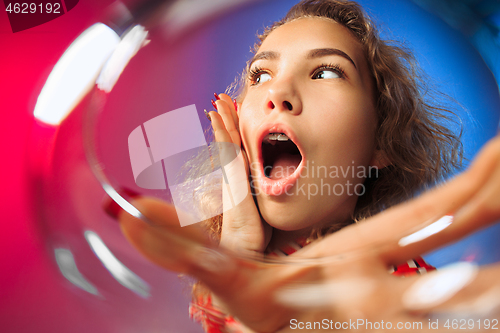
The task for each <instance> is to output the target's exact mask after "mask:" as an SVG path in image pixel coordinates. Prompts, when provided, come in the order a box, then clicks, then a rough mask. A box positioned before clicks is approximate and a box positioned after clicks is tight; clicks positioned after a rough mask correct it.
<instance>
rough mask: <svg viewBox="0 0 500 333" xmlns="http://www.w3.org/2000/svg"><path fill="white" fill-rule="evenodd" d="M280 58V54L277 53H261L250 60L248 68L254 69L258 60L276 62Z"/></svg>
mask: <svg viewBox="0 0 500 333" xmlns="http://www.w3.org/2000/svg"><path fill="white" fill-rule="evenodd" d="M279 57H280V54H279V53H278V52H275V51H263V52H260V53H257V54H256V55H255V56H254V57H253V58H252V60H250V63H249V64H248V68H249V69H250V68H251V67H252V64H253V63H254V62H256V61H257V60H262V59H264V60H276V59H278V58H279Z"/></svg>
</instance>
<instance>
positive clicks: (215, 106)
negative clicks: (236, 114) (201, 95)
mask: <svg viewBox="0 0 500 333" xmlns="http://www.w3.org/2000/svg"><path fill="white" fill-rule="evenodd" d="M210 101H211V102H212V105H213V106H214V108H215V110H217V111H219V110H218V109H217V104H215V102H214V100H213V99H211V100H210Z"/></svg>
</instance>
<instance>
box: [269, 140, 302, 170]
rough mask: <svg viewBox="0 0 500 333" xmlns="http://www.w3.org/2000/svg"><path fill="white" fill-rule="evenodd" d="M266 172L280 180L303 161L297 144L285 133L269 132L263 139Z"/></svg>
mask: <svg viewBox="0 0 500 333" xmlns="http://www.w3.org/2000/svg"><path fill="white" fill-rule="evenodd" d="M262 159H263V167H264V174H265V176H266V177H267V178H270V179H273V180H279V179H283V178H287V177H289V176H290V175H292V174H293V173H294V172H295V171H296V170H297V168H298V167H299V165H300V162H301V161H302V155H301V154H300V151H299V148H298V147H297V145H296V144H295V143H294V142H293V141H292V140H291V139H290V138H289V137H288V136H287V135H286V134H284V133H269V134H267V135H266V136H265V137H264V139H263V141H262Z"/></svg>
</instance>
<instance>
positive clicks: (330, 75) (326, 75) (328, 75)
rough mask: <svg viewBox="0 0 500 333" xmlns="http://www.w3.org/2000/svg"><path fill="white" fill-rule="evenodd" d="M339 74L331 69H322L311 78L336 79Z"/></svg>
mask: <svg viewBox="0 0 500 333" xmlns="http://www.w3.org/2000/svg"><path fill="white" fill-rule="evenodd" d="M339 77H340V76H339V75H338V74H337V73H335V72H334V71H332V70H326V69H325V70H322V71H319V72H318V73H316V74H315V75H314V77H313V79H338V78H339Z"/></svg>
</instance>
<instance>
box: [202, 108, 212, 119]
mask: <svg viewBox="0 0 500 333" xmlns="http://www.w3.org/2000/svg"><path fill="white" fill-rule="evenodd" d="M203 112H205V116H206V117H207V119H208V120H210V121H212V118H210V115H209V114H208V112H207V109H203Z"/></svg>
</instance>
